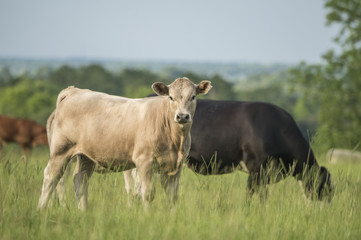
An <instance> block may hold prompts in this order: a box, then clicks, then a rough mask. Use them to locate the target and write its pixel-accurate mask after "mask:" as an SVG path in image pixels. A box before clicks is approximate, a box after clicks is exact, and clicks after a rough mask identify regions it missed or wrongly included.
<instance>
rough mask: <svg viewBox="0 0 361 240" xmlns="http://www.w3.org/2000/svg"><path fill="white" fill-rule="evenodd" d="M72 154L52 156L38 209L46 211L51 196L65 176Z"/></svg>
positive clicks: (45, 175) (45, 172) (46, 171)
mask: <svg viewBox="0 0 361 240" xmlns="http://www.w3.org/2000/svg"><path fill="white" fill-rule="evenodd" d="M71 156H72V154H71V153H70V152H66V153H65V154H59V155H55V156H51V157H50V159H49V162H48V165H47V166H46V168H45V170H44V180H43V187H42V190H41V196H40V199H39V203H38V209H40V210H41V209H45V208H46V206H47V204H48V201H49V197H50V195H51V194H52V193H53V191H54V189H55V188H56V186H57V185H58V182H59V180H60V178H61V177H62V176H63V174H64V170H65V168H66V166H67V164H68V163H69V160H70V159H71Z"/></svg>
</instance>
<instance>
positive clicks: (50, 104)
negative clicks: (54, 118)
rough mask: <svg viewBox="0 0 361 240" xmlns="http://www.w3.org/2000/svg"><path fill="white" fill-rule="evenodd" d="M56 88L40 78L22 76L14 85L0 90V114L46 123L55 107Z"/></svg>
mask: <svg viewBox="0 0 361 240" xmlns="http://www.w3.org/2000/svg"><path fill="white" fill-rule="evenodd" d="M56 92H57V90H56V89H55V88H54V87H53V86H51V85H50V84H49V83H47V82H45V81H42V80H37V81H34V80H30V79H28V78H22V79H21V80H20V82H19V83H18V84H16V85H14V86H8V87H5V88H2V89H1V90H0V95H1V98H0V114H3V115H9V116H16V117H23V118H29V119H33V120H36V121H38V122H40V123H42V124H45V123H46V120H47V118H48V117H49V115H50V113H51V112H52V111H53V109H54V108H55V102H56V97H57V94H56Z"/></svg>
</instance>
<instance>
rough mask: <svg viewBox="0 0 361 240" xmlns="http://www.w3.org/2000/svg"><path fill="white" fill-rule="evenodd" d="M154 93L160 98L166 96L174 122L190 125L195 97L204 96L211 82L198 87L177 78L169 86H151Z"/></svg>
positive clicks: (160, 84)
mask: <svg viewBox="0 0 361 240" xmlns="http://www.w3.org/2000/svg"><path fill="white" fill-rule="evenodd" d="M152 88H153V90H154V92H155V93H156V94H158V95H160V96H168V98H169V108H170V109H169V110H170V113H171V114H172V115H173V116H174V121H175V122H177V123H179V124H183V125H184V124H187V123H191V122H192V119H193V116H194V112H195V110H196V96H197V95H199V94H206V93H208V91H209V90H210V89H211V88H212V86H211V82H210V81H207V80H203V81H201V82H200V83H199V84H198V85H196V84H194V83H192V82H191V81H190V80H189V79H188V78H186V77H182V78H177V79H176V80H175V81H174V82H173V83H171V84H170V85H165V84H164V83H161V82H156V83H154V84H153V85H152Z"/></svg>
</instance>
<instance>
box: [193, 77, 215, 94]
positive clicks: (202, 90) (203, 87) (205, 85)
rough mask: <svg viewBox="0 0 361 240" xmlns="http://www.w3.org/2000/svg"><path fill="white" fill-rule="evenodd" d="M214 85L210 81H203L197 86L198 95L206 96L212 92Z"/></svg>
mask: <svg viewBox="0 0 361 240" xmlns="http://www.w3.org/2000/svg"><path fill="white" fill-rule="evenodd" d="M211 88H212V85H211V82H210V81H208V80H203V81H202V82H200V83H199V84H198V85H197V89H196V93H197V95H198V94H206V93H208V92H209V90H211Z"/></svg>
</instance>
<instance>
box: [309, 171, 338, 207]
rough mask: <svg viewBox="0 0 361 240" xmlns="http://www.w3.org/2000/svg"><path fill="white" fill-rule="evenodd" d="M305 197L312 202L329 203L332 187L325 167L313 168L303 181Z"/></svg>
mask: <svg viewBox="0 0 361 240" xmlns="http://www.w3.org/2000/svg"><path fill="white" fill-rule="evenodd" d="M304 186H305V193H306V196H307V197H309V198H311V199H313V200H328V201H331V199H332V198H333V195H334V186H333V184H332V180H331V174H330V172H329V171H328V170H327V168H325V167H322V166H321V167H317V169H315V168H313V169H311V171H310V172H309V174H307V175H306V177H305V179H304Z"/></svg>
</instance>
